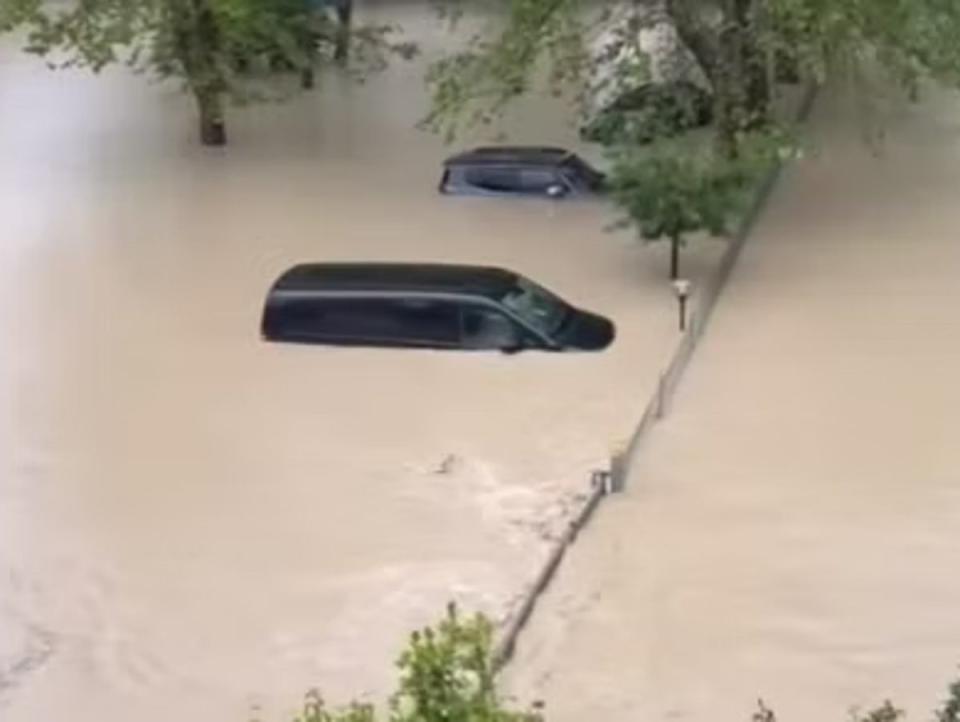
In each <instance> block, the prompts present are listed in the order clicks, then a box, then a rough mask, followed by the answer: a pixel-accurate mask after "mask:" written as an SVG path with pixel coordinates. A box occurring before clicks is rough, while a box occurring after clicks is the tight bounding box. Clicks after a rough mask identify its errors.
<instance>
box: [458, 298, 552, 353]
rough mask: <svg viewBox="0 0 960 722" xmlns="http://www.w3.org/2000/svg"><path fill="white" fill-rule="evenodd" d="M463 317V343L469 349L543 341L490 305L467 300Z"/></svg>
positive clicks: (505, 348)
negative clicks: (535, 338)
mask: <svg viewBox="0 0 960 722" xmlns="http://www.w3.org/2000/svg"><path fill="white" fill-rule="evenodd" d="M460 320H461V343H462V345H463V347H464V348H467V349H475V350H485V349H487V350H490V349H493V350H499V351H518V350H520V349H522V348H533V347H540V346H541V345H542V344H539V343H537V342H536V341H535V340H534V339H533V338H532V336H531V335H530V333H529V332H528V331H527V330H526V329H524V328H522V327H521V326H520V325H519V324H518V323H517V322H516V321H514V320H513V319H512V318H510V317H509V316H508V315H507V314H505V313H503V312H502V311H498V310H497V309H496V308H492V307H490V306H486V305H482V304H479V303H468V304H465V305H464V306H463V309H462V312H461V316H460Z"/></svg>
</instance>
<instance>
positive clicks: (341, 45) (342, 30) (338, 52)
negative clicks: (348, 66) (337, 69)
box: [333, 0, 353, 65]
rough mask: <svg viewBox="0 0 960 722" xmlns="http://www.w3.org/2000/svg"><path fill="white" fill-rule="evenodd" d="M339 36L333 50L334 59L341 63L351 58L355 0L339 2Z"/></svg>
mask: <svg viewBox="0 0 960 722" xmlns="http://www.w3.org/2000/svg"><path fill="white" fill-rule="evenodd" d="M336 10H337V37H336V41H335V47H334V50H333V59H334V60H336V61H337V62H338V63H340V64H341V65H343V64H345V63H346V62H347V60H349V58H350V34H351V25H352V23H353V0H339V1H338V2H337V8H336Z"/></svg>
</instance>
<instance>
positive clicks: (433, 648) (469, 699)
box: [390, 605, 539, 722]
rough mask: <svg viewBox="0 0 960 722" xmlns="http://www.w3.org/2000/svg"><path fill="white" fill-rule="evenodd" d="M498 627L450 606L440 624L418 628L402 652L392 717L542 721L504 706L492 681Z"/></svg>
mask: <svg viewBox="0 0 960 722" xmlns="http://www.w3.org/2000/svg"><path fill="white" fill-rule="evenodd" d="M492 639H493V628H492V627H491V625H490V622H489V621H488V620H487V619H486V618H484V617H482V616H480V615H476V616H474V617H472V618H469V619H463V618H461V617H460V616H459V614H458V613H457V610H456V607H454V606H453V605H451V606H450V607H449V608H448V610H447V616H446V618H445V619H443V620H442V621H441V622H440V623H439V624H438V625H437V626H436V627H427V628H426V629H423V630H421V631H418V632H414V633H413V635H411V637H410V643H409V646H408V647H407V649H406V651H405V652H404V653H403V654H402V655H401V656H400V659H399V661H398V662H397V666H398V667H399V669H400V685H399V689H398V690H397V692H396V693H395V694H394V696H393V697H392V699H391V703H390V709H391V714H390V721H391V722H539V718H538V716H537V715H535V714H533V713H527V712H513V711H510V710H507V709H505V708H503V707H502V705H501V703H500V700H499V698H498V696H497V693H496V689H495V687H494V682H493V676H494V673H493V666H492V663H491V657H490V649H491V644H492Z"/></svg>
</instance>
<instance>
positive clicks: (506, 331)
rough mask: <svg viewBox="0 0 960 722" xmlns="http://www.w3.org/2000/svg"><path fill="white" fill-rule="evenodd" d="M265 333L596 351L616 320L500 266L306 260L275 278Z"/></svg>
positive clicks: (295, 338) (396, 343)
mask: <svg viewBox="0 0 960 722" xmlns="http://www.w3.org/2000/svg"><path fill="white" fill-rule="evenodd" d="M261 331H262V335H263V338H264V339H266V340H269V341H288V342H299V343H314V344H326V345H346V346H388V347H411V348H437V349H475V350H500V351H505V352H514V351H522V350H529V349H540V350H544V351H599V350H601V349H604V348H606V347H607V346H609V345H610V343H611V342H612V341H613V338H614V334H615V330H614V326H613V323H611V322H610V321H609V320H607V319H605V318H603V317H601V316H597V315H596V314H592V313H589V312H587V311H583V310H580V309H578V308H574V307H573V306H571V305H570V304H568V303H566V302H565V301H563V300H561V299H560V298H558V297H557V296H555V295H554V294H553V293H551V292H550V291H547V290H546V289H544V288H542V287H540V286H538V285H537V284H535V283H534V282H533V281H530V280H529V279H527V278H525V277H523V276H521V275H519V274H516V273H513V272H511V271H507V270H504V269H501V268H491V267H485V266H458V265H446V264H412V263H313V264H304V265H299V266H295V267H293V268H291V269H290V270H288V271H287V272H286V273H284V274H283V275H282V276H280V278H279V279H277V281H276V282H275V283H274V284H273V286H272V287H271V289H270V292H269V294H268V296H267V301H266V307H265V309H264V313H263V320H262V324H261Z"/></svg>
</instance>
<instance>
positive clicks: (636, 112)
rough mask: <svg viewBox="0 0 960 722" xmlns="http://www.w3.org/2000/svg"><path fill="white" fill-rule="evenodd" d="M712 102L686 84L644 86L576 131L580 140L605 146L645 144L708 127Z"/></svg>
mask: <svg viewBox="0 0 960 722" xmlns="http://www.w3.org/2000/svg"><path fill="white" fill-rule="evenodd" d="M712 120H713V101H712V99H711V96H710V94H709V93H708V92H707V91H706V90H704V89H703V88H701V87H699V86H697V85H694V84H693V83H691V82H688V81H674V82H665V83H647V84H645V85H642V86H640V87H638V88H635V89H633V90H630V91H627V92H625V93H622V94H621V95H619V96H617V99H616V100H614V101H613V102H612V103H610V104H609V105H607V106H606V107H605V108H603V109H602V110H600V111H599V112H598V113H597V114H596V115H595V116H594V117H593V118H591V119H590V120H589V122H587V123H586V124H585V125H584V126H583V127H581V128H580V136H581V137H582V138H583V139H584V140H588V141H592V142H595V143H603V144H605V145H613V144H616V143H649V142H650V141H652V140H653V139H654V138H657V137H669V136H672V135H677V134H679V133H682V132H684V131H687V130H692V129H693V128H699V127H701V126H704V125H708V124H709V123H710V122H712Z"/></svg>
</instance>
